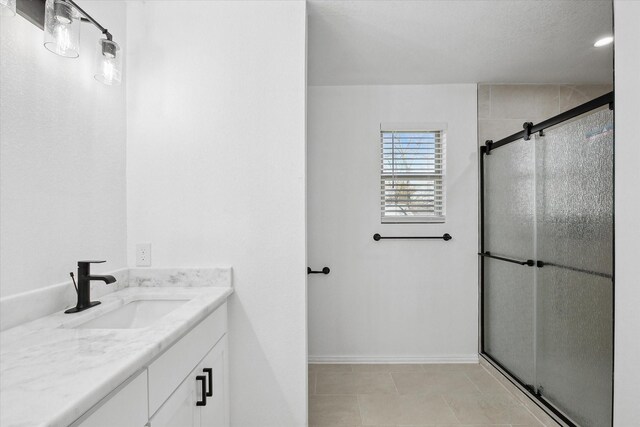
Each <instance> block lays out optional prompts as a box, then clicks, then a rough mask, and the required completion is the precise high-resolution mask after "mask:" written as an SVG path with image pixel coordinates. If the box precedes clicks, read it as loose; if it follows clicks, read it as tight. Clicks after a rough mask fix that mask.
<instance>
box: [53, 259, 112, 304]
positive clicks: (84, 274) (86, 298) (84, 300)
mask: <svg viewBox="0 0 640 427" xmlns="http://www.w3.org/2000/svg"><path fill="white" fill-rule="evenodd" d="M103 262H106V261H78V286H77V289H76V291H77V293H78V303H77V304H76V306H75V307H73V308H70V309H69V310H67V311H65V313H78V312H79V311H84V310H86V309H88V308H91V307H93V306H95V305H98V304H100V301H91V287H90V283H91V281H92V280H102V281H103V282H104V283H106V284H107V285H108V284H109V283H113V282H115V281H116V278H115V277H113V276H98V275H94V276H92V275H91V272H90V270H89V268H90V265H91V264H100V263H103ZM72 277H73V276H72Z"/></svg>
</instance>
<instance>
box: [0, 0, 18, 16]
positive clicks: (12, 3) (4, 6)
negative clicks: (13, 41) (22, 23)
mask: <svg viewBox="0 0 640 427" xmlns="http://www.w3.org/2000/svg"><path fill="white" fill-rule="evenodd" d="M15 14H16V0H0V15H2V16H14V15H15Z"/></svg>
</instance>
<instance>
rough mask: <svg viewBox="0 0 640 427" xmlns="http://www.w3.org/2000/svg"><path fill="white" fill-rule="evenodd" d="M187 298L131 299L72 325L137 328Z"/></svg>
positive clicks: (86, 327)
mask: <svg viewBox="0 0 640 427" xmlns="http://www.w3.org/2000/svg"><path fill="white" fill-rule="evenodd" d="M187 301H188V300H137V301H131V302H130V303H127V304H125V305H123V306H122V307H119V308H117V309H115V310H113V311H110V312H108V313H105V314H103V315H102V316H100V317H96V318H95V319H91V320H89V321H87V322H84V323H81V324H79V325H76V326H74V328H76V329H138V328H146V327H147V326H149V325H151V324H152V323H153V322H155V321H156V320H158V319H160V318H161V317H164V316H166V315H167V314H169V313H171V312H172V311H173V310H175V309H176V308H178V307H180V306H181V305H183V304H185V303H186V302H187Z"/></svg>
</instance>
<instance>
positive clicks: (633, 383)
mask: <svg viewBox="0 0 640 427" xmlns="http://www.w3.org/2000/svg"><path fill="white" fill-rule="evenodd" d="M614 14H615V38H616V41H615V43H616V45H615V50H616V54H615V61H616V63H615V70H616V77H615V86H616V107H615V120H616V152H615V156H616V158H615V162H616V178H615V180H616V182H615V212H616V240H615V245H616V248H615V249H616V260H615V262H616V282H615V296H616V301H615V310H616V313H615V316H616V317H615V328H616V331H615V367H614V372H615V378H614V425H615V426H617V427H627V426H634V425H638V422H639V421H638V420H640V405H638V402H640V365H639V364H638V358H639V357H640V279H639V278H638V253H640V226H639V225H638V216H639V213H640V191H639V190H638V184H640V169H638V163H640V138H639V137H638V119H640V78H639V76H640V26H638V22H640V2H638V1H626V0H616V1H615V3H614Z"/></svg>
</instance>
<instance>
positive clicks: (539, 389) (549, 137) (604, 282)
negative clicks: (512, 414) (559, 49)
mask: <svg viewBox="0 0 640 427" xmlns="http://www.w3.org/2000/svg"><path fill="white" fill-rule="evenodd" d="M483 163H484V164H483V169H484V175H483V199H484V200H483V206H484V209H483V235H484V238H483V243H484V244H483V248H482V251H483V253H482V254H483V258H482V270H483V277H482V279H483V280H482V288H483V289H482V298H483V302H482V309H483V318H482V319H483V353H484V354H485V355H486V356H488V357H489V359H490V360H491V361H493V362H494V363H496V364H497V365H499V366H500V367H501V368H503V369H504V370H505V371H507V372H508V373H509V374H511V375H512V376H513V377H514V378H515V379H516V380H518V381H519V382H520V383H521V384H522V385H523V386H524V387H525V388H526V389H528V390H529V391H530V392H531V393H532V394H533V395H534V396H536V398H537V399H539V400H540V401H541V402H542V403H544V404H545V405H546V406H548V407H549V408H551V410H553V411H554V412H556V414H557V416H558V417H559V418H561V419H564V421H565V422H566V423H567V424H575V425H579V426H584V427H587V426H598V427H600V426H607V425H611V414H612V381H613V379H612V371H613V369H612V368H613V346H612V344H613V112H612V111H610V110H609V109H608V108H606V107H605V108H603V109H598V110H593V111H589V112H588V113H586V114H583V115H580V116H578V117H575V118H573V119H571V120H567V121H563V122H561V123H559V124H557V125H555V126H554V127H549V128H545V129H544V131H543V132H542V135H540V134H536V135H535V136H534V135H532V136H531V139H529V140H524V139H519V140H515V141H513V142H510V143H509V144H508V145H503V146H501V147H499V148H497V149H493V150H491V151H490V154H489V155H484V157H483Z"/></svg>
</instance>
